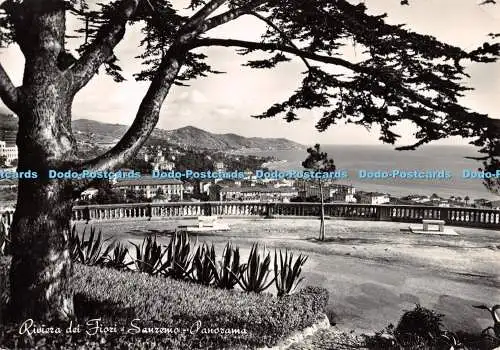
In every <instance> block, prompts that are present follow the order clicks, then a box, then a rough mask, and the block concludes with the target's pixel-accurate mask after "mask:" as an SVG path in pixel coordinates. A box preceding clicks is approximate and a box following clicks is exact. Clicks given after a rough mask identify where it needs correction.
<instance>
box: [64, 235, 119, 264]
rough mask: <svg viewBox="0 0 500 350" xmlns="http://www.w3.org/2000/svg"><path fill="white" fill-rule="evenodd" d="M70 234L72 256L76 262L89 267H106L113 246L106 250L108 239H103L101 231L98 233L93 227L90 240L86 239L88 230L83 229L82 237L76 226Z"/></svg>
mask: <svg viewBox="0 0 500 350" xmlns="http://www.w3.org/2000/svg"><path fill="white" fill-rule="evenodd" d="M70 232H71V233H70V254H71V255H72V258H73V260H74V261H76V262H79V263H81V264H84V265H88V266H95V265H100V266H102V265H104V262H105V260H106V257H107V256H108V253H109V251H110V250H111V245H108V246H107V247H106V249H104V245H105V243H106V241H107V239H106V240H103V239H102V231H101V230H99V232H97V230H96V228H95V227H91V228H90V234H89V237H88V239H85V234H86V228H85V229H83V232H82V236H81V237H79V236H78V234H77V233H76V228H75V227H74V226H73V230H72V231H70ZM96 232H97V234H96Z"/></svg>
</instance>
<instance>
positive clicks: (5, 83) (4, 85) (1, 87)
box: [0, 64, 19, 112]
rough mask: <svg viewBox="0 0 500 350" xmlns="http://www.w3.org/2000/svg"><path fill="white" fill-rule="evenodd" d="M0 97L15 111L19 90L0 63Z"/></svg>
mask: <svg viewBox="0 0 500 350" xmlns="http://www.w3.org/2000/svg"><path fill="white" fill-rule="evenodd" d="M0 98H1V99H2V101H3V103H5V105H6V106H7V107H9V108H10V110H12V111H13V112H17V109H18V105H19V103H18V102H19V90H18V89H17V88H16V87H15V86H14V84H12V81H11V80H10V78H9V76H8V74H7V72H6V71H5V70H4V68H3V66H2V65H1V64H0Z"/></svg>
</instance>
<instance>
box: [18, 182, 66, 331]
mask: <svg viewBox="0 0 500 350" xmlns="http://www.w3.org/2000/svg"><path fill="white" fill-rule="evenodd" d="M71 205H72V201H71V199H69V198H68V190H67V185H66V184H65V183H64V182H61V181H54V182H50V181H46V180H23V181H20V183H19V199H18V202H17V207H16V212H15V214H14V222H13V226H12V248H13V249H12V252H13V256H12V265H11V270H10V280H11V288H10V290H11V304H10V307H11V311H10V314H11V316H12V318H13V319H14V320H25V319H28V318H33V319H40V320H46V321H50V320H66V319H68V318H70V317H71V316H72V315H73V297H72V295H71V293H70V290H69V278H70V276H71V274H72V262H71V257H70V254H69V248H68V234H69V226H70V221H69V220H70V218H71Z"/></svg>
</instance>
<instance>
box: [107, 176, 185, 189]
mask: <svg viewBox="0 0 500 350" xmlns="http://www.w3.org/2000/svg"><path fill="white" fill-rule="evenodd" d="M145 185H153V186H154V185H182V181H181V180H177V179H158V178H153V177H151V176H143V177H140V178H138V179H117V182H116V183H115V184H114V186H115V187H121V186H145Z"/></svg>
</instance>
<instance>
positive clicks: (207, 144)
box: [153, 126, 304, 150]
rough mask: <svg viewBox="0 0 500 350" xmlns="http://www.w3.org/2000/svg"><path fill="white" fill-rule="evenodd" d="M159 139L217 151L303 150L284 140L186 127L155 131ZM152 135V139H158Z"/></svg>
mask: <svg viewBox="0 0 500 350" xmlns="http://www.w3.org/2000/svg"><path fill="white" fill-rule="evenodd" d="M158 132H160V133H161V138H162V139H165V140H166V141H168V142H170V143H173V144H177V145H180V146H184V147H195V148H196V147H199V148H207V149H217V150H245V149H256V150H277V149H278V150H285V149H299V148H304V146H303V145H301V144H299V143H296V142H293V141H290V140H287V139H284V138H262V137H243V136H240V135H236V134H213V133H210V132H208V131H205V130H202V129H198V128H196V127H194V126H186V127H183V128H180V129H175V130H168V131H164V130H156V133H158ZM156 133H153V137H158V136H160V135H156Z"/></svg>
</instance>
